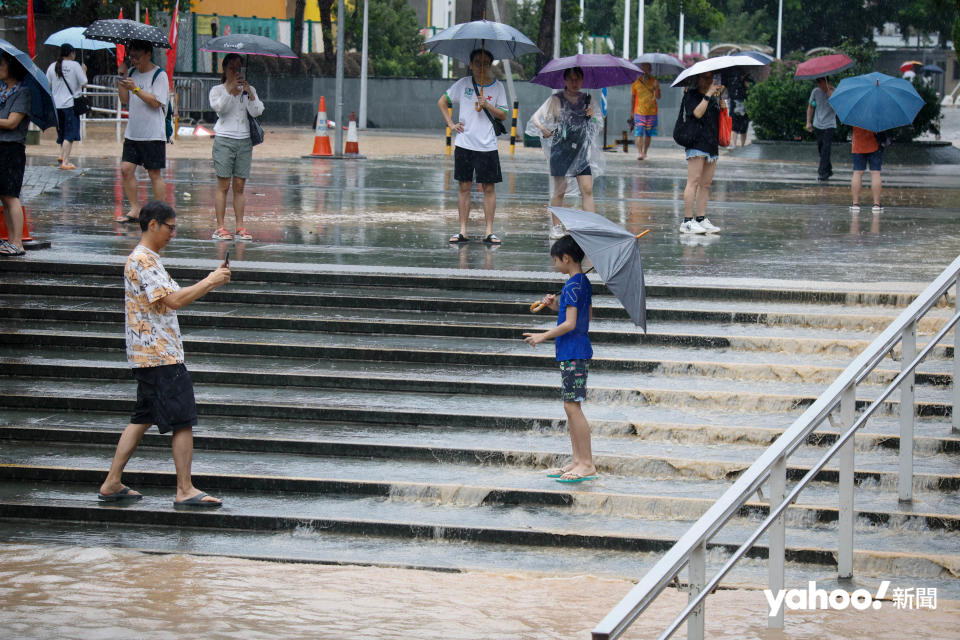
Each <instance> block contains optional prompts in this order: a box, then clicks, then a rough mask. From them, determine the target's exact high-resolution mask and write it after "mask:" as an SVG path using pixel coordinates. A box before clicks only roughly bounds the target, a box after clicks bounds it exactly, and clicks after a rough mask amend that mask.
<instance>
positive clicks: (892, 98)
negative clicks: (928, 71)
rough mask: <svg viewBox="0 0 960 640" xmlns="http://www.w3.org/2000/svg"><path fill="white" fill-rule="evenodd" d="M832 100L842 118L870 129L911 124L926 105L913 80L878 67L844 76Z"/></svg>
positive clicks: (852, 124) (846, 121)
mask: <svg viewBox="0 0 960 640" xmlns="http://www.w3.org/2000/svg"><path fill="white" fill-rule="evenodd" d="M829 101H830V106H831V107H833V110H834V111H836V112H837V117H838V118H840V122H842V123H844V124H848V125H851V126H854V127H860V128H861V129H867V130H869V131H886V130H887V129H893V128H894V127H903V126H906V125H908V124H911V123H912V122H913V119H914V118H915V117H917V113H919V111H920V109H921V108H923V105H924V102H923V98H921V97H920V94H919V93H917V90H916V89H914V88H913V85H912V84H911V83H909V82H908V81H906V80H904V79H903V78H894V77H892V76H888V75H886V74H883V73H878V72H876V71H874V72H873V73H868V74H865V75H862V76H855V77H853V78H844V79H843V80H841V81H840V84H838V85H837V88H836V89H835V90H834V92H833V95H832V96H830V98H829Z"/></svg>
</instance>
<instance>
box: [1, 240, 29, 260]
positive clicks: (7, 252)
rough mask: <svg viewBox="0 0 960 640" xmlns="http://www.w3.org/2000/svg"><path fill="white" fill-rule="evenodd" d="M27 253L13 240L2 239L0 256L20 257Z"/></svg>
mask: <svg viewBox="0 0 960 640" xmlns="http://www.w3.org/2000/svg"><path fill="white" fill-rule="evenodd" d="M25 255H27V252H26V251H24V250H23V249H21V248H20V247H18V246H17V245H15V244H13V243H12V242H7V241H6V240H0V257H2V258H19V257H20V256H25Z"/></svg>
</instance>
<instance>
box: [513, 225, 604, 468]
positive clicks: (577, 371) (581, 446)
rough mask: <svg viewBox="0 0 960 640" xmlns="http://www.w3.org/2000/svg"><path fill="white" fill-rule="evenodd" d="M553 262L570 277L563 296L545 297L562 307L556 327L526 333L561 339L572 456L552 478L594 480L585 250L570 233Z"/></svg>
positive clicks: (531, 340)
mask: <svg viewBox="0 0 960 640" xmlns="http://www.w3.org/2000/svg"><path fill="white" fill-rule="evenodd" d="M550 256H551V257H552V258H553V266H554V268H555V269H556V270H557V271H559V272H560V273H564V274H566V275H568V276H570V278H569V279H568V280H567V282H566V284H564V285H563V289H562V290H561V291H560V299H559V300H558V299H557V297H556V296H555V295H553V294H548V295H546V296H544V298H543V302H544V304H545V305H546V306H548V307H550V308H551V309H553V310H554V311H557V312H558V313H557V326H556V327H554V328H553V329H550V330H549V331H545V332H543V333H525V334H523V336H524V337H523V341H524V342H526V343H527V344H529V345H531V346H536V345H538V344H539V343H541V342H543V341H544V340H549V339H550V338H556V342H555V345H556V349H557V360H558V361H559V362H560V378H561V381H562V387H561V392H560V397H561V399H562V400H563V410H564V411H566V413H567V427H568V428H569V429H570V443H571V445H572V446H573V461H572V462H571V463H570V464H568V465H566V466H564V467H562V468H558V469H550V470H549V471H547V477H548V478H557V482H583V481H584V480H595V479H596V477H597V468H596V466H594V464H593V453H592V452H591V449H590V423H588V422H587V418H586V417H585V416H584V415H583V409H581V408H580V403H581V402H583V401H584V400H586V398H587V368H588V365H589V362H590V358H592V357H593V348H592V347H591V346H590V338H589V337H587V331H588V330H589V329H590V318H591V316H592V315H593V308H592V307H591V306H590V302H591V298H592V291H591V286H590V281H589V280H588V279H587V276H585V275H583V269H582V268H581V266H580V263H581V262H583V249H581V248H580V245H578V244H577V242H576V241H575V240H574V239H573V238H571V237H570V236H563V237H562V238H560V239H559V240H557V241H556V242H555V243H554V244H553V246H552V247H551V248H550Z"/></svg>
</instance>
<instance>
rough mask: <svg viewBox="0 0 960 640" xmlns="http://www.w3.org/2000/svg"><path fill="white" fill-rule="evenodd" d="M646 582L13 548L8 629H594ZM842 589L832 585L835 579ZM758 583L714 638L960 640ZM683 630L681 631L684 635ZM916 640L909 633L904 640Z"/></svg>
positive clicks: (924, 617) (720, 598) (671, 604)
mask: <svg viewBox="0 0 960 640" xmlns="http://www.w3.org/2000/svg"><path fill="white" fill-rule="evenodd" d="M632 586H633V585H632V584H631V583H630V582H628V581H625V580H616V579H609V578H597V577H593V576H589V575H581V576H575V575H555V576H545V575H533V574H519V573H517V574H502V573H497V574H495V573H435V572H428V571H413V570H404V569H383V568H375V567H356V566H344V567H338V566H325V565H307V564H279V563H270V562H259V561H251V560H244V559H234V558H220V557H212V556H185V555H152V554H144V553H139V552H135V551H126V550H115V549H106V548H84V547H75V546H46V545H19V544H17V545H15V544H7V545H0V603H2V609H0V626H2V628H4V629H5V630H6V631H5V632H4V634H3V635H4V637H7V638H85V639H86V638H89V639H113V638H117V639H120V638H123V639H129V638H134V637H135V638H163V639H165V638H171V639H172V638H188V637H204V638H243V639H251V638H271V639H272V638H362V639H370V640H373V639H392V638H418V639H423V638H428V639H429V638H438V639H439V638H443V639H444V640H459V639H463V640H476V639H483V638H522V639H540V638H543V639H555V638H589V637H590V630H591V629H592V628H593V626H594V625H595V624H596V622H597V621H598V620H600V619H601V618H602V617H603V616H604V615H605V614H606V613H607V611H608V610H609V609H610V608H611V607H612V606H613V605H614V604H615V603H616V602H618V601H619V600H620V598H621V597H623V595H624V594H626V593H627V592H628V591H629V590H630V588H631V587H632ZM826 588H828V589H829V588H831V587H826ZM685 599H686V596H685V595H684V594H681V593H678V592H675V591H668V592H666V593H665V594H664V595H663V596H662V597H661V598H660V600H658V602H657V603H656V607H655V608H654V609H653V610H651V611H649V612H648V613H647V614H645V616H644V617H643V619H642V620H641V621H639V622H638V623H637V624H635V625H634V627H633V628H632V629H631V632H630V633H628V634H627V637H630V638H641V637H650V636H651V635H654V631H655V630H656V629H658V628H662V626H663V625H664V624H665V623H666V622H667V621H668V618H669V616H670V615H672V613H673V612H674V611H676V610H678V609H679V607H680V606H681V605H682V603H683V602H684V600H685ZM764 607H765V600H764V597H763V595H762V593H761V592H759V591H721V592H718V593H717V594H715V595H714V596H711V599H710V600H709V601H708V614H707V620H708V632H707V635H708V637H710V638H721V639H726V638H730V639H734V638H736V639H738V640H746V639H753V638H755V639H762V640H774V639H776V640H781V639H786V638H790V639H791V640H793V639H807V638H809V639H811V640H814V639H816V640H821V639H822V638H825V637H829V638H831V639H851V640H853V639H859V638H882V637H890V636H889V635H888V631H889V629H891V628H900V629H910V633H909V637H910V638H931V639H933V638H936V639H944V638H950V637H956V635H955V634H956V630H957V628H958V627H960V603H958V602H955V601H954V602H948V601H940V602H939V603H938V608H937V610H936V611H929V610H914V611H904V610H897V609H895V608H894V607H893V606H892V605H891V604H889V603H887V604H886V605H885V606H884V607H883V608H882V609H881V610H880V611H873V610H868V611H864V612H859V611H845V612H834V611H831V612H829V613H822V612H812V613H808V612H804V613H788V616H787V632H786V633H780V632H771V631H768V630H767V629H766V628H765V626H764V623H765V621H764V618H763V615H764V613H765V608H764ZM678 637H682V634H681V635H680V636H678ZM899 637H908V636H899Z"/></svg>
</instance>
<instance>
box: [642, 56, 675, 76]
mask: <svg viewBox="0 0 960 640" xmlns="http://www.w3.org/2000/svg"><path fill="white" fill-rule="evenodd" d="M644 62H646V63H647V64H649V65H650V73H651V75H654V76H666V75H670V74H673V73H680V72H681V71H683V70H684V69H685V68H686V67H684V66H683V63H682V62H680V61H679V60H677V59H676V58H675V57H674V56H672V55H670V54H669V53H645V54H643V55H642V56H640V57H639V58H634V60H633V64H635V65H637V66H638V67H639V66H640V65H641V64H643V63H644Z"/></svg>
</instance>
